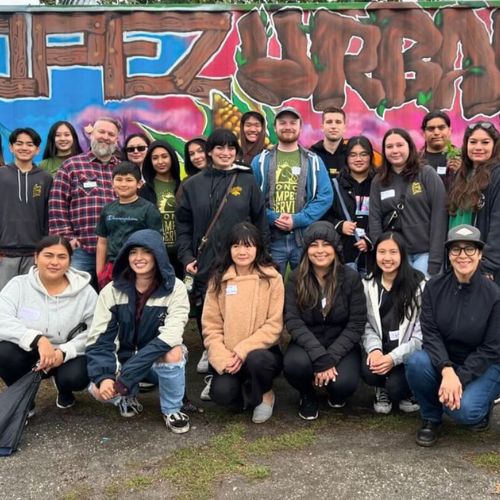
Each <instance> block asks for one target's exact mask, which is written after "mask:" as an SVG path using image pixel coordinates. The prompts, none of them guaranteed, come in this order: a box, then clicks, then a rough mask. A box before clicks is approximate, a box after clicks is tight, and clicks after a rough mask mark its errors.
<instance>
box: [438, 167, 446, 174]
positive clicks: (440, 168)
mask: <svg viewBox="0 0 500 500" xmlns="http://www.w3.org/2000/svg"><path fill="white" fill-rule="evenodd" d="M436 171H437V173H438V175H446V167H438V168H437V169H436Z"/></svg>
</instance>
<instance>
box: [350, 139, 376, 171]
mask: <svg viewBox="0 0 500 500" xmlns="http://www.w3.org/2000/svg"><path fill="white" fill-rule="evenodd" d="M355 146H361V147H362V148H363V149H364V150H365V151H366V152H367V153H368V154H369V155H370V167H369V169H368V176H369V177H373V176H374V175H375V164H374V152H373V146H372V143H371V142H370V139H368V137H365V136H364V135H355V136H354V137H351V138H350V139H349V140H348V141H347V145H346V157H345V162H346V167H347V168H349V164H348V162H347V160H348V157H349V153H350V152H351V151H352V150H353V148H354V147H355Z"/></svg>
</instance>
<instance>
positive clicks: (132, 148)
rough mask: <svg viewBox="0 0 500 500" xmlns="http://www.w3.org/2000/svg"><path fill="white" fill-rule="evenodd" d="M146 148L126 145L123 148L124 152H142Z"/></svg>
mask: <svg viewBox="0 0 500 500" xmlns="http://www.w3.org/2000/svg"><path fill="white" fill-rule="evenodd" d="M146 149H148V147H147V146H127V147H126V148H125V152H127V153H133V152H134V151H139V152H140V153H144V151H146Z"/></svg>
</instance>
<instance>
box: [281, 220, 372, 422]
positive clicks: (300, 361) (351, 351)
mask: <svg viewBox="0 0 500 500" xmlns="http://www.w3.org/2000/svg"><path fill="white" fill-rule="evenodd" d="M304 248H305V250H304V253H303V255H302V259H301V261H300V264H299V266H298V268H297V269H296V270H295V271H293V273H292V274H291V276H290V278H289V280H288V282H287V284H286V299H285V324H286V328H287V330H288V333H289V334H290V335H291V337H292V340H291V342H290V345H289V346H288V349H287V351H286V353H285V359H284V369H283V372H284V374H285V378H286V379H287V380H288V382H289V383H290V384H291V385H292V386H293V387H294V388H295V389H297V390H298V391H299V394H300V403H299V417H301V418H303V419H304V420H314V419H316V418H318V409H319V403H318V398H317V395H316V392H315V390H314V386H316V387H326V390H327V392H328V404H329V406H331V407H332V408H341V407H343V406H344V405H345V401H346V399H347V398H348V397H349V396H351V395H352V394H353V393H354V391H355V390H356V387H357V385H358V381H359V374H360V364H361V356H360V349H359V341H360V339H361V335H362V334H363V332H364V328H365V323H366V301H365V296H364V293H363V286H362V284H361V280H360V277H359V275H358V273H357V272H355V271H353V270H352V269H350V268H349V267H347V266H344V265H343V264H342V257H341V255H342V245H341V243H340V236H339V235H338V233H337V232H336V231H335V228H334V227H333V225H332V224H331V223H329V222H326V221H320V222H315V223H314V224H311V225H310V226H309V227H308V228H307V229H306V231H305V233H304Z"/></svg>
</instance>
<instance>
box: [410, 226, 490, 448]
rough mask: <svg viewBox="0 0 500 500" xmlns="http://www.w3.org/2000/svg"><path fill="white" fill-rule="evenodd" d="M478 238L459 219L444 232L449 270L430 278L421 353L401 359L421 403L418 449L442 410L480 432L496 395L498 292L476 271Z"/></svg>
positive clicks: (434, 430)
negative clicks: (445, 233)
mask: <svg viewBox="0 0 500 500" xmlns="http://www.w3.org/2000/svg"><path fill="white" fill-rule="evenodd" d="M483 247H484V242H483V241H481V234H480V232H479V230H478V229H477V228H475V227H473V226H469V225H467V224H461V225H459V226H456V227H454V228H453V229H451V230H450V231H449V232H448V241H447V242H446V248H447V250H448V257H449V259H450V264H451V271H450V272H448V273H446V274H442V275H440V276H437V277H436V278H434V279H432V280H431V281H430V282H429V283H428V284H427V286H426V287H425V291H424V294H423V299H422V312H421V314H420V325H421V328H422V335H423V350H422V351H418V352H416V353H415V354H413V355H412V356H411V357H410V359H409V360H408V361H407V363H406V377H407V379H408V383H409V385H410V388H411V389H412V391H413V394H414V395H415V397H416V398H417V401H418V403H419V404H420V413H421V415H422V420H423V422H422V428H421V429H419V431H418V432H417V436H416V441H417V444H418V445H420V446H432V445H433V444H434V443H435V442H436V440H437V437H438V432H439V428H440V426H441V419H442V414H443V412H444V413H446V414H447V415H448V416H449V417H450V418H452V419H453V420H455V421H457V422H459V423H461V424H464V425H468V426H470V427H471V428H472V429H473V430H476V431H479V430H485V429H487V428H488V425H489V416H490V412H491V407H492V405H493V401H494V400H495V398H496V397H497V396H498V394H499V392H500V290H499V289H498V286H497V285H495V283H493V282H492V281H491V280H489V279H487V278H486V277H485V276H483V275H482V274H481V272H480V271H479V265H480V262H481V258H482V249H483Z"/></svg>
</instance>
